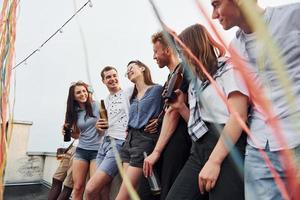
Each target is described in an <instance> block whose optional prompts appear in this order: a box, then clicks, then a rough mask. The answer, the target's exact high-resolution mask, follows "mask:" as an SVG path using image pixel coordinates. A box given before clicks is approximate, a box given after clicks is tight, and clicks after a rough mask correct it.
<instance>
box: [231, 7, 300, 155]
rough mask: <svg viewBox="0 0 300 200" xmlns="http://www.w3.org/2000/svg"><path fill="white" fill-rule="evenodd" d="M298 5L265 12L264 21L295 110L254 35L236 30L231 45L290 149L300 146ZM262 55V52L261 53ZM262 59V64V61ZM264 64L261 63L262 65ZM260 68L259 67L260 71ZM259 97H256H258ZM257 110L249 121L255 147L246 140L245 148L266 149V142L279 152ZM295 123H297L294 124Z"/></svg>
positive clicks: (299, 25)
mask: <svg viewBox="0 0 300 200" xmlns="http://www.w3.org/2000/svg"><path fill="white" fill-rule="evenodd" d="M299 19H300V3H295V4H290V5H284V6H280V7H276V8H266V11H265V14H264V20H265V22H266V24H267V27H268V31H269V33H270V35H271V37H272V39H273V40H274V41H275V42H276V45H277V47H278V48H279V50H280V54H281V56H282V58H283V61H284V64H285V65H284V66H283V67H284V71H285V72H286V74H287V76H288V78H289V80H290V82H291V83H292V87H291V92H292V95H293V96H294V97H296V99H295V100H296V105H297V106H296V108H293V107H292V106H291V105H290V103H289V102H288V101H287V98H286V91H285V88H284V87H283V86H282V82H281V81H280V80H279V78H278V73H277V72H276V70H275V69H274V68H273V67H272V62H271V60H270V58H269V56H266V55H265V54H264V55H263V57H262V56H261V53H262V52H264V51H262V50H264V48H265V47H264V46H263V44H261V43H259V42H257V41H256V34H255V33H252V34H245V33H244V32H243V31H242V30H239V31H238V32H237V34H236V37H235V39H234V40H233V42H232V45H233V47H235V48H236V49H237V51H238V52H239V53H240V54H241V56H242V57H243V58H244V59H245V61H246V62H247V63H248V64H249V72H250V73H251V75H252V76H253V78H254V81H255V84H256V85H259V86H261V87H263V89H264V91H265V95H266V96H267V98H268V99H269V100H270V102H271V103H272V109H273V113H274V114H275V117H276V118H277V119H278V120H279V123H280V124H279V125H280V128H281V130H282V133H283V137H284V138H285V140H286V142H287V145H288V147H289V148H294V147H296V146H298V145H299V144H300V137H299V132H298V130H300V124H299V123H297V121H299V119H300V106H299V104H300V21H299ZM264 53H265V52H264ZM262 58H263V60H262ZM262 61H263V62H262ZM259 65H262V66H260V67H259ZM258 95H259V94H258ZM268 120H270V119H267V118H266V117H265V116H264V114H263V112H262V109H261V108H260V107H259V106H254V108H253V114H252V116H251V120H250V122H251V123H250V129H251V131H252V133H253V137H254V138H255V140H256V141H257V144H258V145H255V144H254V143H253V142H252V140H250V139H249V138H248V144H250V145H251V146H254V147H260V148H265V146H266V144H267V142H268V144H269V147H270V150H271V151H278V150H282V149H283V147H281V146H280V145H279V144H278V142H277V138H276V137H275V136H274V130H273V129H272V128H271V127H270V125H269V124H268ZM295 120H296V121H295Z"/></svg>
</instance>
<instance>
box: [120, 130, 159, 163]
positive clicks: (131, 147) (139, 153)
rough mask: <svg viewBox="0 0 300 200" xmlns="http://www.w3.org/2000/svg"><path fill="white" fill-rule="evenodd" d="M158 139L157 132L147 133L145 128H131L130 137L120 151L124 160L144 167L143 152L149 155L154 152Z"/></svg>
mask: <svg viewBox="0 0 300 200" xmlns="http://www.w3.org/2000/svg"><path fill="white" fill-rule="evenodd" d="M157 139H158V135H157V134H149V133H145V131H144V129H133V128H130V129H129V130H128V137H127V139H126V141H125V143H124V145H123V147H122V148H121V151H120V156H121V159H122V161H123V162H125V163H129V165H130V166H133V167H138V168H143V164H144V155H143V152H146V153H147V154H148V155H149V154H150V153H152V151H153V149H154V147H155V144H156V141H157Z"/></svg>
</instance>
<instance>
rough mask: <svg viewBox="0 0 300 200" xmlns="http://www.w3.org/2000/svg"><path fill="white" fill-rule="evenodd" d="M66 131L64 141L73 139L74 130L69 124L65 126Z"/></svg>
mask: <svg viewBox="0 0 300 200" xmlns="http://www.w3.org/2000/svg"><path fill="white" fill-rule="evenodd" d="M64 132H65V134H64V141H65V142H70V141H71V133H72V132H73V130H72V128H71V126H70V125H69V124H68V125H65V126H64Z"/></svg>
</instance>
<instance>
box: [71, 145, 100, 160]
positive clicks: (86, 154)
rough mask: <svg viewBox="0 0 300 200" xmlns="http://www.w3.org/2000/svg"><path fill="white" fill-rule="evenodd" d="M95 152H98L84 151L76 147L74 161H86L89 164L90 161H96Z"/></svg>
mask: <svg viewBox="0 0 300 200" xmlns="http://www.w3.org/2000/svg"><path fill="white" fill-rule="evenodd" d="M97 152H98V151H96V150H86V149H82V148H79V147H77V148H76V151H75V157H74V160H82V161H86V162H88V163H90V162H91V161H93V160H95V159H96V156H97Z"/></svg>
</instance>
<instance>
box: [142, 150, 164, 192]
mask: <svg viewBox="0 0 300 200" xmlns="http://www.w3.org/2000/svg"><path fill="white" fill-rule="evenodd" d="M144 158H147V153H146V152H144ZM147 180H148V183H149V186H150V190H151V193H152V194H153V195H159V194H160V191H161V187H160V182H159V179H158V176H157V174H156V172H155V171H154V170H152V174H151V175H150V176H148V177H147Z"/></svg>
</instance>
